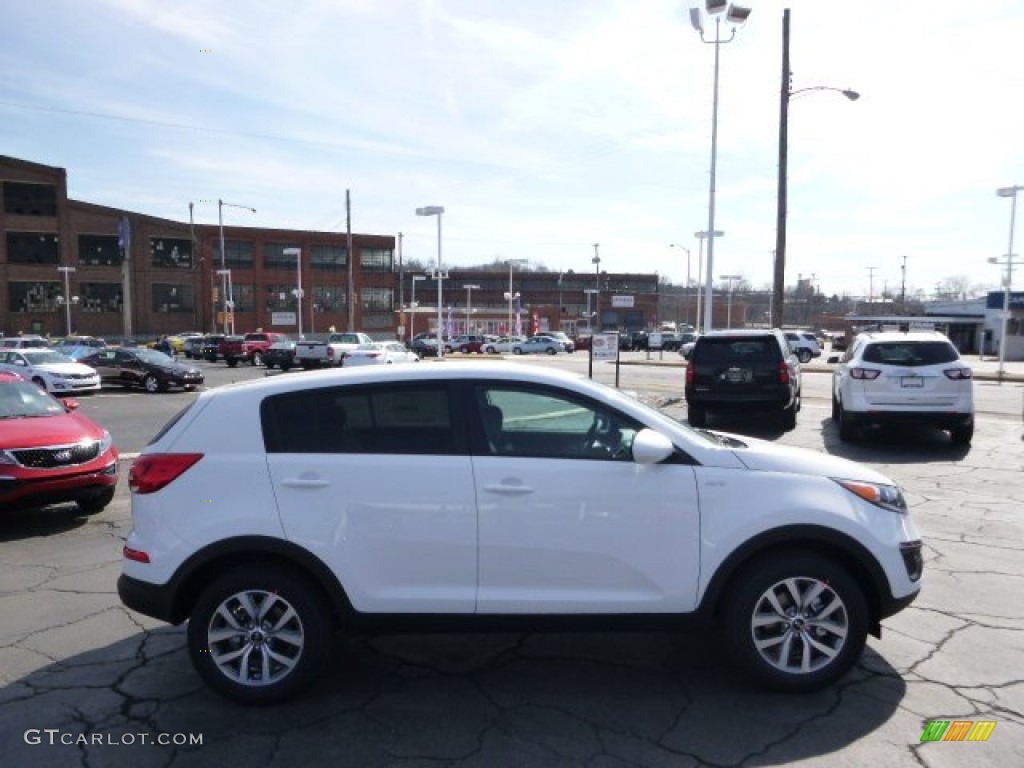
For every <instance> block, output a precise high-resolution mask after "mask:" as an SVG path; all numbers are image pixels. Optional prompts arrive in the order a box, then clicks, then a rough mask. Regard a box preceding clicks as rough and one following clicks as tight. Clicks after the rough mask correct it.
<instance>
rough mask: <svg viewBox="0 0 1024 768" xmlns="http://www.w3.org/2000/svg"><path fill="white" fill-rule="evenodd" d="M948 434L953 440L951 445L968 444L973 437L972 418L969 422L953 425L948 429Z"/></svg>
mask: <svg viewBox="0 0 1024 768" xmlns="http://www.w3.org/2000/svg"><path fill="white" fill-rule="evenodd" d="M949 436H950V438H951V439H952V440H953V445H970V444H971V440H973V439H974V419H971V421H970V423H969V424H965V425H963V426H961V427H953V428H952V429H951V430H949Z"/></svg>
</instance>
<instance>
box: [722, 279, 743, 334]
mask: <svg viewBox="0 0 1024 768" xmlns="http://www.w3.org/2000/svg"><path fill="white" fill-rule="evenodd" d="M718 279H719V280H728V281H729V303H728V307H729V309H728V313H729V314H728V317H729V321H728V325H727V326H726V327H728V328H732V288H733V283H734V281H736V280H742V279H743V275H719V276H718Z"/></svg>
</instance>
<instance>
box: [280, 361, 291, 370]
mask: <svg viewBox="0 0 1024 768" xmlns="http://www.w3.org/2000/svg"><path fill="white" fill-rule="evenodd" d="M291 369H292V364H291V363H281V370H282V371H290V370H291Z"/></svg>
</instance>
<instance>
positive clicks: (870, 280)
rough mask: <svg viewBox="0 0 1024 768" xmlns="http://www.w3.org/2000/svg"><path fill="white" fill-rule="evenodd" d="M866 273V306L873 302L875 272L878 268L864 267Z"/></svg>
mask: <svg viewBox="0 0 1024 768" xmlns="http://www.w3.org/2000/svg"><path fill="white" fill-rule="evenodd" d="M866 269H867V271H868V304H871V303H873V302H874V300H875V270H876V269H878V267H866Z"/></svg>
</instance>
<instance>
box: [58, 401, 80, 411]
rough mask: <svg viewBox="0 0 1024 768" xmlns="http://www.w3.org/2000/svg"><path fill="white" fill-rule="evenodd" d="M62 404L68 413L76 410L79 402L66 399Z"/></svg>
mask: <svg viewBox="0 0 1024 768" xmlns="http://www.w3.org/2000/svg"><path fill="white" fill-rule="evenodd" d="M62 402H63V403H64V410H65V411H67V412H68V413H71V412H72V411H77V410H78V406H79V402H78V401H77V400H72V399H70V398H68V399H67V400H64V401H62Z"/></svg>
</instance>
